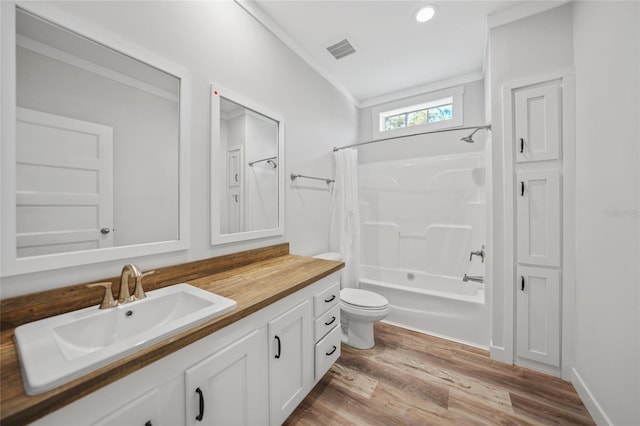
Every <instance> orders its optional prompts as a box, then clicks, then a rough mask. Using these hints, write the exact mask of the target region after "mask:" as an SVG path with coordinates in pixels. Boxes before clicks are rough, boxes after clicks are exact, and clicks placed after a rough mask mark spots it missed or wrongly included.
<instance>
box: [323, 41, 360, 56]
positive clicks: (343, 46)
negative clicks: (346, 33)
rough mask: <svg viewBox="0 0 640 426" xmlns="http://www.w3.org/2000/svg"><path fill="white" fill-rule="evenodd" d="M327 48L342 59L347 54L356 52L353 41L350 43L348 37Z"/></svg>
mask: <svg viewBox="0 0 640 426" xmlns="http://www.w3.org/2000/svg"><path fill="white" fill-rule="evenodd" d="M327 50H328V51H329V53H331V54H332V55H333V57H334V58H336V59H341V58H344V57H345V56H349V55H351V54H352V53H356V49H354V48H353V46H352V45H351V43H349V40H347V39H346V38H345V39H344V40H341V41H339V42H337V43H336V44H333V45H331V46H329V47H327Z"/></svg>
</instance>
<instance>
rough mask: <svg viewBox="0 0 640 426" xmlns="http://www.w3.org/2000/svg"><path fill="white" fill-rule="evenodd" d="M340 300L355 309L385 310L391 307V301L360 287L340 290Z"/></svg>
mask: <svg viewBox="0 0 640 426" xmlns="http://www.w3.org/2000/svg"><path fill="white" fill-rule="evenodd" d="M340 302H341V303H343V304H344V305H347V306H349V307H352V308H355V309H362V310H376V311H379V310H384V309H387V308H388V307H389V301H388V300H387V299H386V298H385V297H384V296H381V295H379V294H377V293H374V292H372V291H368V290H362V289H359V288H344V289H342V290H340Z"/></svg>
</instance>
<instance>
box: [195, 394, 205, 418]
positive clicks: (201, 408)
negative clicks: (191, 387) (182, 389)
mask: <svg viewBox="0 0 640 426" xmlns="http://www.w3.org/2000/svg"><path fill="white" fill-rule="evenodd" d="M196 393H197V394H198V397H199V403H198V411H199V412H198V415H197V416H196V420H197V421H199V422H201V421H202V418H203V417H204V395H202V390H201V389H200V388H196Z"/></svg>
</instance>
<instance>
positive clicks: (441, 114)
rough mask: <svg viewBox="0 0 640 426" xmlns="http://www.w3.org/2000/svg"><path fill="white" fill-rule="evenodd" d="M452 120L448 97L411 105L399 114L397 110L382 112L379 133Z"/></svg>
mask: <svg viewBox="0 0 640 426" xmlns="http://www.w3.org/2000/svg"><path fill="white" fill-rule="evenodd" d="M452 119H453V98H451V97H449V98H444V99H439V100H437V101H435V102H430V103H428V104H422V105H411V106H409V107H407V108H405V109H404V110H402V111H400V112H398V111H397V110H394V111H386V112H382V113H380V131H381V132H384V131H387V130H393V129H401V128H403V127H411V126H420V125H422V124H426V123H437V122H438V121H445V120H452Z"/></svg>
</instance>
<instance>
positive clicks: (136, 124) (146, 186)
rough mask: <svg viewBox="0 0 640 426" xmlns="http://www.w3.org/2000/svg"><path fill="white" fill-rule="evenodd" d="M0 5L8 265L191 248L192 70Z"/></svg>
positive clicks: (50, 265) (37, 266) (14, 269)
mask: <svg viewBox="0 0 640 426" xmlns="http://www.w3.org/2000/svg"><path fill="white" fill-rule="evenodd" d="M25 6H27V7H29V6H30V5H29V4H28V3H27V4H25ZM2 7H3V10H2V19H3V22H2V27H3V34H2V49H3V59H4V58H7V61H3V69H2V74H3V82H2V84H3V117H2V120H3V122H2V124H3V142H2V157H3V158H2V161H3V175H2V184H3V187H2V190H3V193H2V200H3V209H2V225H3V231H2V232H3V238H2V239H3V247H2V257H3V262H2V274H3V275H14V274H19V273H25V272H34V271H39V270H46V269H54V268H60V267H66V266H73V265H79V264H86V263H94V262H99V261H105V260H115V259H120V258H126V257H131V256H139V255H146V254H152V253H159V252H166V251H172V250H180V249H184V248H187V247H188V224H187V222H186V219H187V218H188V214H185V213H186V210H185V209H186V208H187V194H188V186H187V179H186V176H187V173H185V171H188V168H187V167H186V160H187V158H188V155H187V154H188V149H187V140H186V133H185V132H186V129H187V128H188V126H187V125H186V124H185V118H186V114H185V109H184V105H185V98H184V95H185V92H186V90H185V89H186V88H185V73H184V72H182V71H181V70H179V69H178V68H176V67H175V66H173V65H169V64H165V63H162V62H159V60H158V59H156V58H150V57H149V55H148V54H146V53H145V52H140V51H137V50H135V48H134V49H132V48H131V46H115V45H114V44H113V43H109V42H108V41H104V40H103V39H102V38H101V37H100V35H97V37H95V38H93V37H92V38H89V37H87V36H85V35H81V33H83V34H87V35H89V34H90V33H87V32H86V31H83V30H77V31H78V32H76V30H75V28H74V29H73V30H71V29H69V28H72V27H71V26H68V25H65V24H64V23H61V22H59V21H56V22H55V23H54V22H53V21H52V20H49V19H48V18H45V17H44V16H43V15H42V14H41V13H39V12H41V11H39V10H38V9H37V8H36V9H35V10H34V9H33V8H32V7H29V10H27V9H25V8H23V7H22V6H20V7H16V5H15V4H13V5H10V4H3V5H2ZM89 31H92V32H93V31H94V30H89ZM96 40H99V42H98V41H96ZM103 43H105V44H103ZM107 45H109V46H112V47H113V48H112V47H107ZM123 47H124V49H123ZM125 49H127V50H126V51H125ZM14 70H15V72H12V71H14ZM5 94H7V96H6V97H5Z"/></svg>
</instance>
